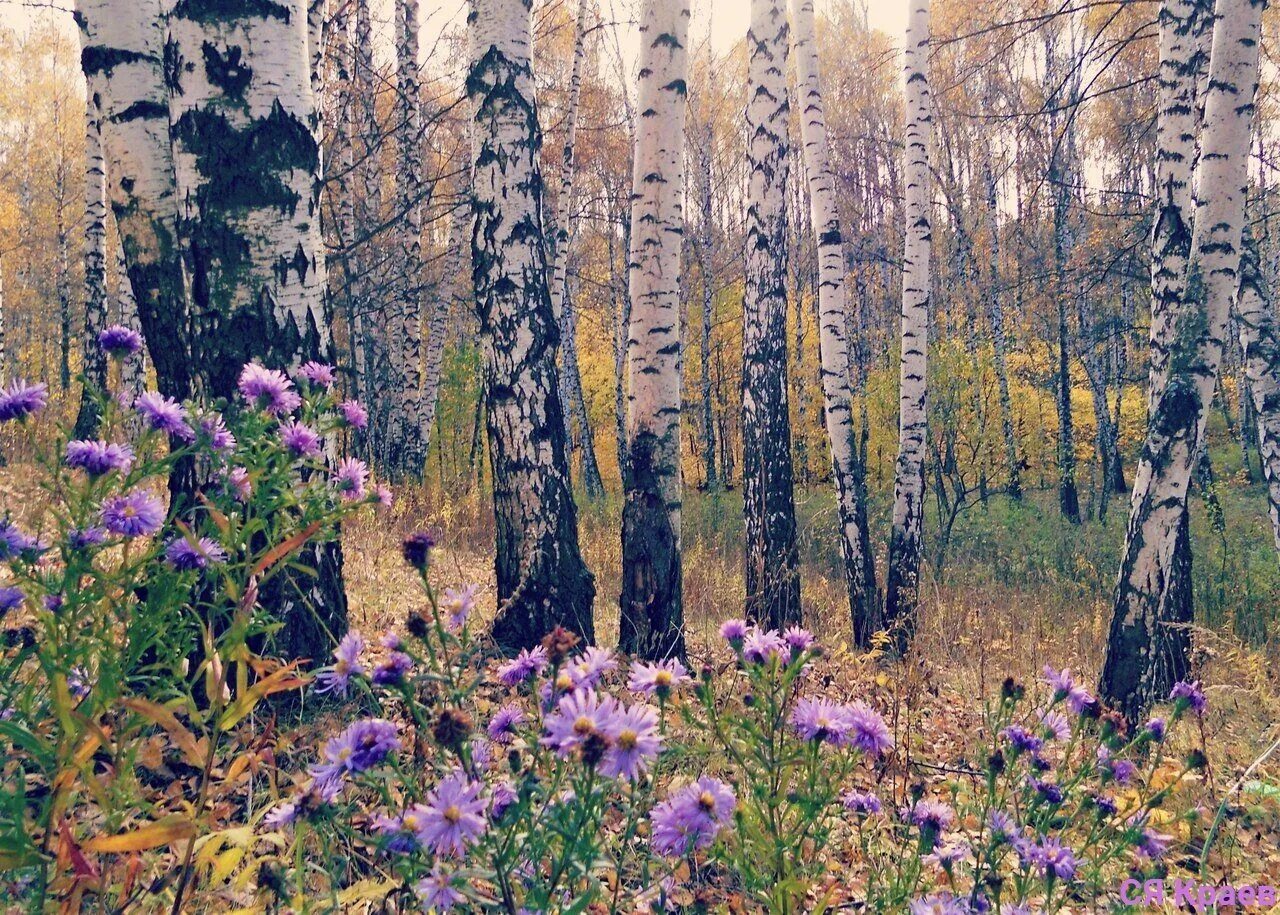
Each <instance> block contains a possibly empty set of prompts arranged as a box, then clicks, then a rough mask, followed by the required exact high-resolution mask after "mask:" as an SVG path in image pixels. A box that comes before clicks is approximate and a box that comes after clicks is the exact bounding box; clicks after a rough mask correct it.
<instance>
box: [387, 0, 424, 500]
mask: <svg viewBox="0 0 1280 915" xmlns="http://www.w3.org/2000/svg"><path fill="white" fill-rule="evenodd" d="M395 15H396V97H397V100H398V105H397V111H398V117H397V124H398V126H397V130H396V136H397V139H398V145H399V164H398V166H397V174H396V187H397V189H398V191H399V199H398V201H397V203H398V209H399V211H400V221H399V225H398V227H397V233H398V236H399V237H398V239H397V241H398V244H399V259H400V270H401V275H400V277H399V282H398V284H397V287H398V288H397V293H398V294H397V295H396V299H395V302H394V304H393V305H392V307H391V309H390V314H389V315H388V320H387V337H386V339H387V344H386V345H387V349H388V356H389V357H390V359H391V364H392V381H393V383H394V385H395V389H394V399H395V414H394V415H393V416H392V417H391V421H390V424H389V429H388V432H389V436H388V438H389V441H388V442H387V462H388V466H389V467H390V468H391V469H392V471H393V472H394V473H395V474H396V475H397V476H400V477H409V478H413V479H421V477H422V473H423V468H424V465H425V464H426V449H425V447H424V442H423V429H422V424H423V412H422V330H423V321H422V301H421V296H422V202H421V197H422V192H423V183H422V166H421V159H422V90H421V87H420V85H419V82H418V0H396V7H395Z"/></svg>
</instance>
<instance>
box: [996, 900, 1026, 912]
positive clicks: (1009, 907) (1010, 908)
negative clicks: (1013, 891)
mask: <svg viewBox="0 0 1280 915" xmlns="http://www.w3.org/2000/svg"><path fill="white" fill-rule="evenodd" d="M1000 915H1031V906H1029V905H1027V904H1026V903H1022V902H1018V903H1012V902H1002V903H1000Z"/></svg>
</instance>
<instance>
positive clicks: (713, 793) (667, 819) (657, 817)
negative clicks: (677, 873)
mask: <svg viewBox="0 0 1280 915" xmlns="http://www.w3.org/2000/svg"><path fill="white" fill-rule="evenodd" d="M736 803H737V802H736V800H735V798H734V796H733V792H732V791H730V790H729V786H728V785H726V784H724V782H721V781H719V780H717V779H714V778H711V777H710V776H706V775H704V776H702V777H701V778H699V779H698V780H697V781H696V782H694V783H693V784H691V785H687V786H686V787H684V788H681V789H680V790H679V791H677V792H676V793H675V794H673V795H671V797H669V798H668V799H667V800H665V801H663V802H662V803H661V804H658V805H657V806H656V807H654V808H653V811H652V812H651V813H650V814H649V819H650V822H651V823H652V825H653V829H652V833H651V836H650V842H651V843H652V844H653V848H654V851H656V852H657V853H658V854H660V855H673V856H678V855H687V854H689V853H690V852H692V851H694V850H695V849H699V848H706V847H707V846H708V845H710V844H711V843H712V842H713V841H715V837H716V836H717V835H718V834H719V832H720V830H721V829H722V828H723V827H724V826H725V825H726V824H727V823H728V822H729V818H730V817H731V816H733V808H734V806H735V805H736Z"/></svg>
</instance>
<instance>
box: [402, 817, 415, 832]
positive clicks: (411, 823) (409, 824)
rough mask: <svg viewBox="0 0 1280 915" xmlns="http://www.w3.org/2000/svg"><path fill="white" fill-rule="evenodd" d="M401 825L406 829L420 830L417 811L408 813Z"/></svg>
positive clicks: (411, 830)
mask: <svg viewBox="0 0 1280 915" xmlns="http://www.w3.org/2000/svg"><path fill="white" fill-rule="evenodd" d="M400 825H402V826H403V827H404V828H405V829H407V830H409V831H410V832H417V831H418V815H417V814H416V813H406V814H405V815H404V819H403V820H402V821H401V823H400Z"/></svg>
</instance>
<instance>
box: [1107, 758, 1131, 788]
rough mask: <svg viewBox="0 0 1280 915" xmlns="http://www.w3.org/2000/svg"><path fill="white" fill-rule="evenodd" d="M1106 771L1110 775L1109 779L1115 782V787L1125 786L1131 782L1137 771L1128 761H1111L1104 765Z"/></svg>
mask: <svg viewBox="0 0 1280 915" xmlns="http://www.w3.org/2000/svg"><path fill="white" fill-rule="evenodd" d="M1106 769H1107V771H1109V772H1110V773H1111V777H1112V778H1114V779H1115V780H1116V784H1117V785H1127V784H1129V783H1130V782H1131V781H1133V776H1134V773H1135V772H1137V771H1138V767H1137V766H1135V765H1134V764H1133V762H1132V761H1131V760H1128V759H1112V760H1109V761H1108V762H1107V764H1106Z"/></svg>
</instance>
